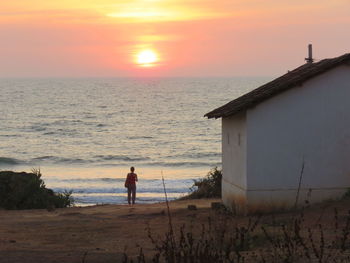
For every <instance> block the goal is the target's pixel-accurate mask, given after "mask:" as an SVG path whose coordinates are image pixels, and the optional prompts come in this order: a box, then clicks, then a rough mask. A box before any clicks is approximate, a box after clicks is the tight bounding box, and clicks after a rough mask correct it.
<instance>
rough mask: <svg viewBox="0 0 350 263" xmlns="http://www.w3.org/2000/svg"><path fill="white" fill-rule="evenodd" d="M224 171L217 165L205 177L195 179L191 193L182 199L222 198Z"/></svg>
mask: <svg viewBox="0 0 350 263" xmlns="http://www.w3.org/2000/svg"><path fill="white" fill-rule="evenodd" d="M221 180H222V171H221V170H220V169H218V168H217V167H215V168H213V169H212V170H210V172H209V173H208V174H207V175H206V177H205V178H203V179H199V180H194V184H193V186H192V187H191V193H190V194H189V195H187V196H184V197H182V198H181V199H198V198H220V197H221Z"/></svg>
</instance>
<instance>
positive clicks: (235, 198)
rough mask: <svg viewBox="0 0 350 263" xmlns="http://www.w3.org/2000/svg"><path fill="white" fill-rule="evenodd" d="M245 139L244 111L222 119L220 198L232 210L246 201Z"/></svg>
mask: <svg viewBox="0 0 350 263" xmlns="http://www.w3.org/2000/svg"><path fill="white" fill-rule="evenodd" d="M246 141H247V136H246V115H245V112H244V113H241V114H237V115H235V116H233V117H230V118H223V119H222V153H223V155H222V159H223V160H222V163H223V165H222V169H223V180H222V199H223V202H224V204H225V205H226V206H227V207H230V208H231V209H233V210H235V209H236V208H237V209H239V207H241V206H243V205H244V204H245V201H246V188H247V179H246V164H247V161H246ZM237 205H238V206H239V207H238V206H237Z"/></svg>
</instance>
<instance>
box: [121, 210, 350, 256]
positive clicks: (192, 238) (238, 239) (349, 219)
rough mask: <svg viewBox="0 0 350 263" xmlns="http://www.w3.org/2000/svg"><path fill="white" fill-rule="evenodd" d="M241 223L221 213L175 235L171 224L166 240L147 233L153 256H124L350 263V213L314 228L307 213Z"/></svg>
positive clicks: (315, 223)
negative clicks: (307, 217) (328, 223)
mask: <svg viewBox="0 0 350 263" xmlns="http://www.w3.org/2000/svg"><path fill="white" fill-rule="evenodd" d="M237 219H238V218H237V217H234V216H232V215H227V214H220V213H219V214H217V216H216V217H215V218H208V222H207V223H205V224H202V225H201V226H198V225H196V224H195V225H194V226H193V225H191V226H186V225H183V226H182V227H181V228H180V229H179V231H178V232H176V233H175V231H174V230H173V226H172V225H170V224H169V231H168V232H167V233H165V235H164V236H163V238H160V237H158V238H154V237H153V235H152V233H151V230H150V229H149V230H148V236H149V239H150V241H151V242H152V244H153V246H154V254H153V255H145V254H144V252H143V250H142V249H140V253H139V255H138V256H137V257H133V258H131V257H129V256H128V254H127V253H126V252H125V253H124V260H123V262H124V263H129V262H143V263H145V262H168V263H185V262H192V263H200V262H202V263H209V262H210V263H211V262H220V263H226V262H227V263H228V262H232V263H243V262H261V263H267V262H278V263H279V262H285V263H293V262H319V263H326V262H337V263H338V262H339V263H340V262H350V240H349V233H350V210H349V212H348V214H347V215H339V213H338V210H337V209H334V215H333V222H332V225H323V224H321V223H320V222H314V224H313V227H310V225H309V224H307V223H306V221H307V219H306V218H305V216H304V212H303V211H301V212H300V213H299V214H297V215H296V216H294V217H289V218H284V219H282V220H281V218H280V219H277V220H276V219H275V218H274V217H273V216H257V217H252V218H245V222H242V220H237ZM316 221H317V220H316Z"/></svg>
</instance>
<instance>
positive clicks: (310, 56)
mask: <svg viewBox="0 0 350 263" xmlns="http://www.w3.org/2000/svg"><path fill="white" fill-rule="evenodd" d="M308 48H309V57H307V58H305V61H306V63H312V62H314V59H313V58H312V44H309V46H308Z"/></svg>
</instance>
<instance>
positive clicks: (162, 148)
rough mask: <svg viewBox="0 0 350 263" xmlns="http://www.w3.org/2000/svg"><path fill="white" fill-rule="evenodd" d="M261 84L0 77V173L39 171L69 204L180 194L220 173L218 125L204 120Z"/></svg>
mask: <svg viewBox="0 0 350 263" xmlns="http://www.w3.org/2000/svg"><path fill="white" fill-rule="evenodd" d="M268 80H269V79H268V78H218V79H216V78H207V79H206V78H201V79H195V78H172V79H171V78H165V79H1V80H0V170H14V171H27V172H28V171H30V170H31V169H32V168H40V169H41V172H42V174H43V179H44V181H45V183H46V185H47V187H49V188H52V189H54V190H55V191H59V192H62V191H65V190H72V191H73V197H74V198H75V200H76V204H77V205H92V204H102V203H125V202H126V194H125V192H126V190H125V188H124V180H125V176H126V174H127V172H128V170H129V167H130V166H135V168H136V173H137V174H138V176H139V182H138V186H137V202H139V203H152V202H160V201H164V192H163V185H162V180H161V175H162V174H163V175H164V178H165V184H166V189H167V193H168V196H169V199H174V198H178V197H180V196H182V195H185V194H187V193H188V192H189V191H190V190H189V188H190V187H191V186H192V184H193V180H195V179H198V178H201V177H203V176H205V175H206V174H207V172H208V171H209V170H210V169H211V168H213V167H215V166H218V167H220V166H221V121H220V120H208V119H206V118H204V117H203V115H204V114H205V113H207V112H209V111H210V110H212V109H214V108H216V107H218V106H221V105H222V104H224V103H226V102H228V101H230V100H232V99H234V98H236V97H237V96H239V95H241V94H243V93H245V92H247V91H249V90H251V89H254V88H256V87H258V86H260V85H261V84H263V83H265V82H266V81H268Z"/></svg>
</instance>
